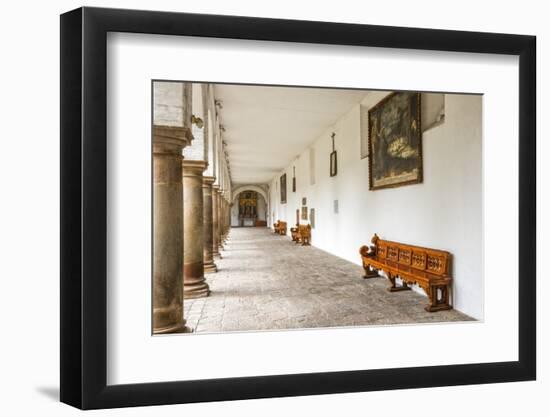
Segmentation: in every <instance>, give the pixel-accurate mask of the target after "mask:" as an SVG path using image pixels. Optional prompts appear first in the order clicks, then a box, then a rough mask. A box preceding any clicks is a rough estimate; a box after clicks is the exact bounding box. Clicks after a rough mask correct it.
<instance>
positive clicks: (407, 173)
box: [368, 92, 422, 190]
mask: <svg viewBox="0 0 550 417" xmlns="http://www.w3.org/2000/svg"><path fill="white" fill-rule="evenodd" d="M420 113H421V111H420V93H418V92H395V93H391V94H389V95H388V96H387V97H385V98H384V99H383V100H382V101H380V102H379V103H378V104H376V105H375V106H374V107H373V108H371V109H370V110H369V113H368V114H369V123H368V124H369V189H371V190H379V189H381V188H390V187H399V186H402V185H408V184H416V183H419V182H422V131H421V120H420V117H421V115H420Z"/></svg>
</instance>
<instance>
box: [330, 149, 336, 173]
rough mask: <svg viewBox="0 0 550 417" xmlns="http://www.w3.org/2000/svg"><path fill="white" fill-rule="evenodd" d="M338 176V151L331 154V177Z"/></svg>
mask: <svg viewBox="0 0 550 417" xmlns="http://www.w3.org/2000/svg"><path fill="white" fill-rule="evenodd" d="M336 175H338V158H337V154H336V151H332V152H331V153H330V176H331V177H335V176H336Z"/></svg>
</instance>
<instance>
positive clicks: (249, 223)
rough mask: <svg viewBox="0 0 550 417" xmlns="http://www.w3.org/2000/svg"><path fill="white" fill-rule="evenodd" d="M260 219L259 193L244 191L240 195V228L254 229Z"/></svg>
mask: <svg viewBox="0 0 550 417" xmlns="http://www.w3.org/2000/svg"><path fill="white" fill-rule="evenodd" d="M257 219H258V193H257V192H256V191H243V192H242V193H240V194H239V226H244V227H254V226H256V220H257Z"/></svg>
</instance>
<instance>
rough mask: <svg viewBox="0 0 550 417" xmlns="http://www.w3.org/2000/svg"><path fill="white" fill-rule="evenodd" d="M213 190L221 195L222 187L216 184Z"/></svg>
mask: <svg viewBox="0 0 550 417" xmlns="http://www.w3.org/2000/svg"><path fill="white" fill-rule="evenodd" d="M212 189H213V190H214V191H217V192H218V193H219V192H220V185H219V184H214V185H212Z"/></svg>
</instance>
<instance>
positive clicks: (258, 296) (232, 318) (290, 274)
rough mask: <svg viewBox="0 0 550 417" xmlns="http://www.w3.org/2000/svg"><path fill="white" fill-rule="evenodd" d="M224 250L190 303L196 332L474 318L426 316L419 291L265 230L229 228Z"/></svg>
mask: <svg viewBox="0 0 550 417" xmlns="http://www.w3.org/2000/svg"><path fill="white" fill-rule="evenodd" d="M221 254H222V257H223V258H222V259H217V260H216V264H217V265H218V269H219V271H218V272H217V273H212V274H207V275H206V280H207V282H208V283H209V285H210V289H211V291H212V292H211V294H210V296H209V297H206V298H199V299H190V300H187V299H186V300H185V303H184V310H185V317H186V320H187V325H188V326H189V327H191V328H193V329H194V331H195V332H197V333H203V332H220V331H251V330H269V329H295V328H314V327H340V326H367V325H387V324H407V323H409V324H410V323H428V322H432V323H433V322H447V321H468V320H472V319H471V318H469V317H468V316H466V315H464V314H462V313H460V312H458V311H456V310H449V311H440V312H436V313H428V312H426V311H424V306H425V305H426V303H427V298H426V297H424V296H422V295H421V294H418V293H416V292H414V291H402V292H398V293H390V292H388V291H386V287H387V286H388V281H387V280H386V279H384V278H372V279H368V280H364V279H363V278H362V275H363V269H362V268H361V267H360V266H358V265H355V264H353V263H351V262H349V261H346V260H344V259H341V258H338V257H336V256H333V255H331V254H329V253H327V252H324V251H322V250H320V249H317V248H315V247H313V246H299V245H296V244H295V243H294V242H292V241H291V239H290V238H289V237H283V236H278V235H275V234H274V233H273V232H272V231H270V230H269V229H267V228H253V227H250V228H233V229H231V233H230V238H229V240H228V242H227V244H226V246H225V250H224V251H221ZM358 256H359V255H358Z"/></svg>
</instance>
